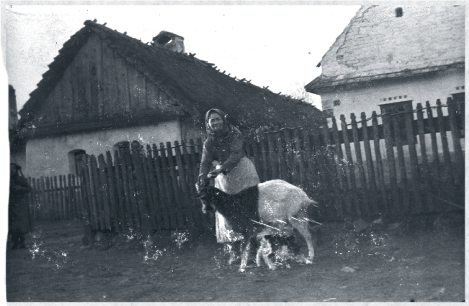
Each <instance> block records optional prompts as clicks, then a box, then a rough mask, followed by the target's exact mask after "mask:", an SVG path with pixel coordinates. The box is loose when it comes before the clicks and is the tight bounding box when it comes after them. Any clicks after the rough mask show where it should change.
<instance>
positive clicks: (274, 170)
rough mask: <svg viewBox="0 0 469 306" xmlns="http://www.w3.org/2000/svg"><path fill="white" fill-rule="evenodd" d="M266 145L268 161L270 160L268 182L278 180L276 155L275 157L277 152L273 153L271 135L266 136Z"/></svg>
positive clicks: (273, 140)
mask: <svg viewBox="0 0 469 306" xmlns="http://www.w3.org/2000/svg"><path fill="white" fill-rule="evenodd" d="M267 144H268V150H269V160H270V172H269V174H270V176H269V180H273V179H274V178H280V176H279V171H278V155H277V152H275V138H274V134H272V133H268V134H267Z"/></svg>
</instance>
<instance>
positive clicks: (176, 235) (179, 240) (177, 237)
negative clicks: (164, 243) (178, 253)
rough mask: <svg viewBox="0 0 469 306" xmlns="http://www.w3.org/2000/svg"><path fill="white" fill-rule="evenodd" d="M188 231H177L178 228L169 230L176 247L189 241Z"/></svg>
mask: <svg viewBox="0 0 469 306" xmlns="http://www.w3.org/2000/svg"><path fill="white" fill-rule="evenodd" d="M189 236H190V235H189V232H188V231H182V232H180V231H178V230H175V231H173V232H171V239H173V240H174V242H175V243H176V245H177V247H178V248H179V249H180V248H181V247H182V245H183V244H184V243H185V242H187V241H189Z"/></svg>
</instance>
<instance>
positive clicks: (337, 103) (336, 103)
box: [332, 100, 340, 106]
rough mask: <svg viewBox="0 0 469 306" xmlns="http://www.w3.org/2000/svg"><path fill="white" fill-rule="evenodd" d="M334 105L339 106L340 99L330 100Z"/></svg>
mask: <svg viewBox="0 0 469 306" xmlns="http://www.w3.org/2000/svg"><path fill="white" fill-rule="evenodd" d="M332 103H333V105H334V106H339V105H340V100H334V102H332Z"/></svg>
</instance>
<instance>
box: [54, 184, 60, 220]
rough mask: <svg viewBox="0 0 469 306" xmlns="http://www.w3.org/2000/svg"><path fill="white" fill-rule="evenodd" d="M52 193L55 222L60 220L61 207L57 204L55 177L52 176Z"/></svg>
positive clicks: (57, 194) (57, 189)
mask: <svg viewBox="0 0 469 306" xmlns="http://www.w3.org/2000/svg"><path fill="white" fill-rule="evenodd" d="M52 192H53V198H54V216H55V217H54V218H55V220H60V219H61V206H60V202H59V187H58V184H57V176H54V179H53V181H52Z"/></svg>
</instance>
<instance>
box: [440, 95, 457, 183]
mask: <svg viewBox="0 0 469 306" xmlns="http://www.w3.org/2000/svg"><path fill="white" fill-rule="evenodd" d="M436 105H437V107H436V113H437V115H438V118H437V119H438V130H439V131H440V139H441V146H442V148H443V164H444V173H445V183H447V184H453V183H454V178H453V171H452V166H451V157H450V155H449V145H448V135H447V133H446V129H445V124H444V118H443V110H442V105H441V101H440V100H439V99H438V100H437V101H436Z"/></svg>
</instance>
